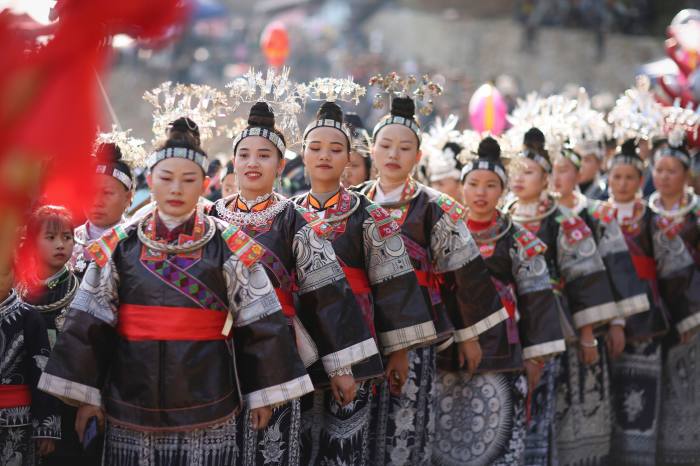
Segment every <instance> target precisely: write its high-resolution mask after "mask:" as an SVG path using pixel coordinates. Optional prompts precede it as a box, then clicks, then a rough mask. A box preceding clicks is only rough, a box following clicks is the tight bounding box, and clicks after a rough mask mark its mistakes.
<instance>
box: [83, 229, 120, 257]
mask: <svg viewBox="0 0 700 466" xmlns="http://www.w3.org/2000/svg"><path fill="white" fill-rule="evenodd" d="M127 236H128V233H127V230H126V229H125V228H124V227H122V226H120V225H118V226H116V227H114V228H112V229H111V230H109V231H108V232H106V233H105V234H104V235H102V236H101V237H100V239H98V240H96V241H94V242H93V243H92V244H91V245H90V246H88V248H87V250H88V252H89V253H90V255H91V256H92V258H93V259H94V261H95V263H97V265H99V266H100V267H104V266H105V264H106V263H107V261H109V258H110V257H112V254H114V250H115V249H116V248H117V245H118V244H119V242H120V241H122V240H124V239H126V237H127Z"/></svg>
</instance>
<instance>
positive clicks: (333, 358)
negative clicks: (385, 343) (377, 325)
mask: <svg viewBox="0 0 700 466" xmlns="http://www.w3.org/2000/svg"><path fill="white" fill-rule="evenodd" d="M378 352H379V350H377V344H376V343H375V342H374V338H368V339H367V340H365V341H362V342H360V343H356V344H354V345H352V346H349V347H347V348H345V349H342V350H340V351H336V352H335V353H331V354H327V355H325V356H322V357H321V361H322V362H323V368H324V369H325V370H326V373H330V372H332V371H334V370H337V369H340V368H341V367H346V366H352V365H353V364H357V363H358V362H360V361H364V360H365V359H367V358H369V357H370V356H374V355H375V354H377V353H378Z"/></svg>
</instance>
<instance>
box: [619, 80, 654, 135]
mask: <svg viewBox="0 0 700 466" xmlns="http://www.w3.org/2000/svg"><path fill="white" fill-rule="evenodd" d="M608 122H610V124H611V125H613V136H614V137H615V138H617V139H626V138H631V137H633V138H643V139H651V138H652V137H654V136H657V135H660V134H662V133H663V123H664V114H663V108H662V106H661V104H659V103H658V102H657V101H656V97H655V96H654V94H653V93H652V92H651V82H650V81H649V78H648V77H646V76H637V79H636V82H635V86H634V87H633V88H632V89H628V90H627V91H625V93H624V94H623V95H622V96H620V98H619V99H617V102H616V103H615V107H613V109H612V110H611V111H610V113H609V114H608Z"/></svg>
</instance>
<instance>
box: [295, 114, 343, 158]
mask: <svg viewBox="0 0 700 466" xmlns="http://www.w3.org/2000/svg"><path fill="white" fill-rule="evenodd" d="M316 128H335V129H337V130H338V131H340V132H342V133H343V134H344V135H345V137H346V138H347V140H348V151H349V150H351V149H352V147H351V146H352V133H351V132H350V128H348V127H347V126H345V125H344V124H342V123H341V122H339V121H336V120H331V119H330V118H325V119H323V120H316V121H312V122H311V123H310V124H309V126H307V127H306V129H305V130H304V137H303V139H302V140H303V141H304V142H306V137H307V136H308V135H309V133H310V132H311V131H312V130H314V129H316Z"/></svg>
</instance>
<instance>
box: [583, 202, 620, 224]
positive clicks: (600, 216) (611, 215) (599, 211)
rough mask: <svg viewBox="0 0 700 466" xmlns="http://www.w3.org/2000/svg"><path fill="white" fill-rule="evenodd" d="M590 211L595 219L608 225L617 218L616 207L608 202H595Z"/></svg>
mask: <svg viewBox="0 0 700 466" xmlns="http://www.w3.org/2000/svg"><path fill="white" fill-rule="evenodd" d="M589 213H590V214H591V215H592V216H593V218H594V219H596V220H598V221H600V222H603V223H605V224H606V225H608V224H609V223H610V222H612V221H613V220H615V208H614V207H613V206H611V205H610V204H608V203H607V202H595V203H593V205H591V207H589Z"/></svg>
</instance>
